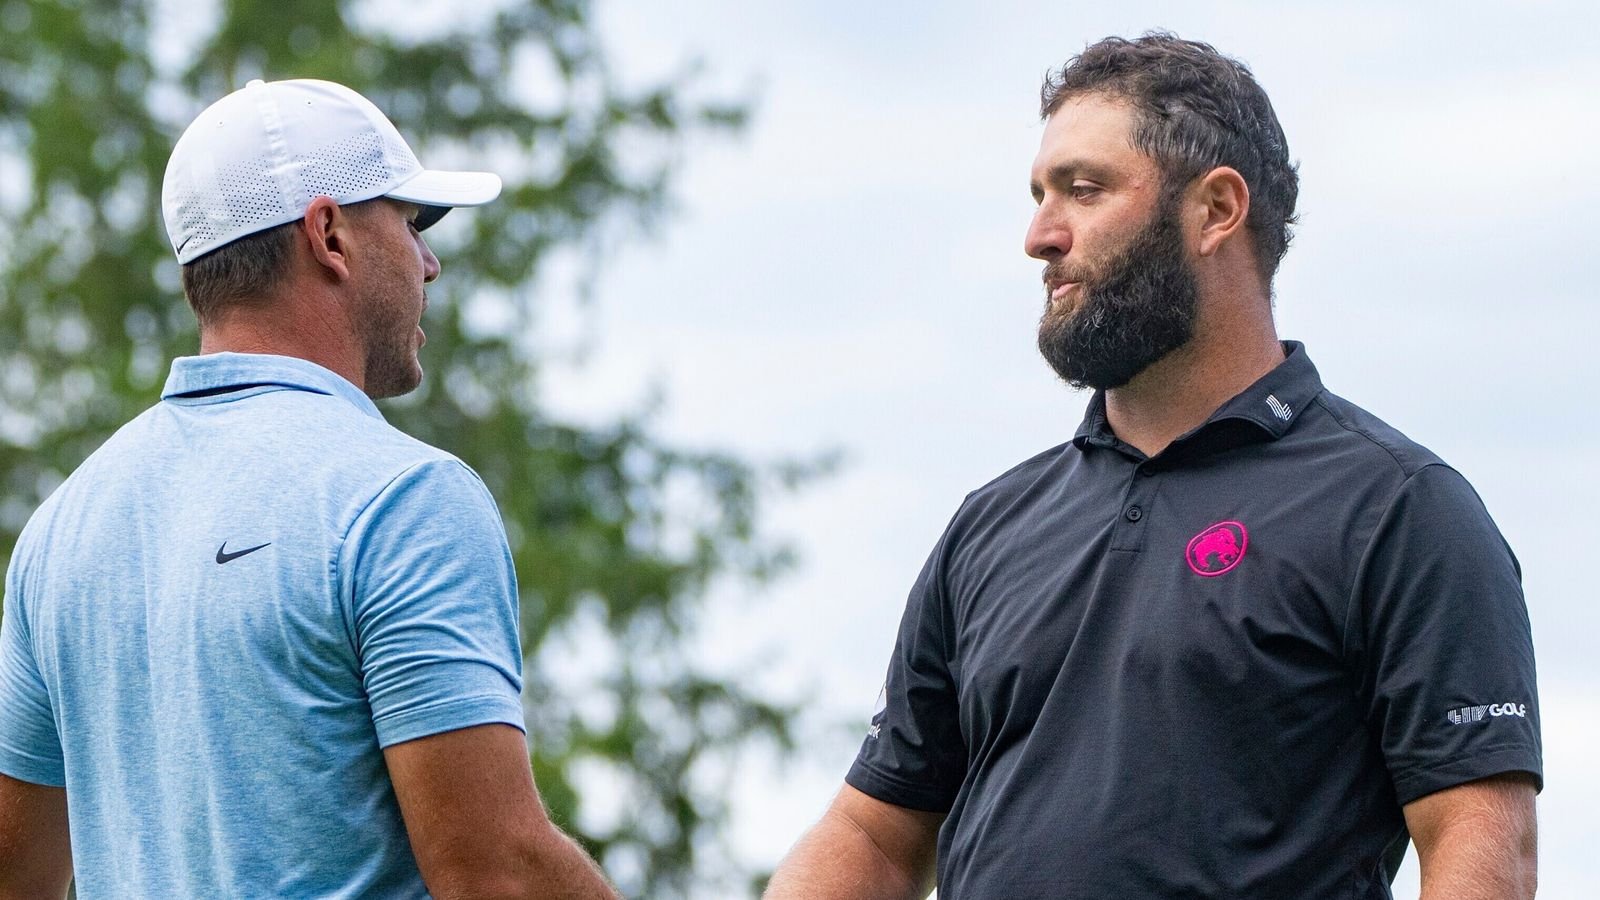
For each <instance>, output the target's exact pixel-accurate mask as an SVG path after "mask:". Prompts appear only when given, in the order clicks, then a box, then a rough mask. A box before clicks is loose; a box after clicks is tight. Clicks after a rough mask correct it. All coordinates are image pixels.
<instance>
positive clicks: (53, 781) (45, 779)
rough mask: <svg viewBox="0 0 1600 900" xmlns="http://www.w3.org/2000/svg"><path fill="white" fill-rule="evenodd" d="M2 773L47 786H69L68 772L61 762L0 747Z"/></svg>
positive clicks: (0, 768)
mask: <svg viewBox="0 0 1600 900" xmlns="http://www.w3.org/2000/svg"><path fill="white" fill-rule="evenodd" d="M0 775H5V776H7V777H10V778H15V779H16V780H18V781H26V782H28V783H29V784H42V785H44V786H45V787H57V788H64V787H66V786H67V776H66V772H65V771H63V769H62V767H61V765H60V764H52V763H50V762H45V761H41V760H39V758H38V757H30V756H25V755H21V754H18V753H16V752H14V751H12V750H10V749H9V748H0Z"/></svg>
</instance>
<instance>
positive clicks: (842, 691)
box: [545, 0, 1600, 898]
mask: <svg viewBox="0 0 1600 900" xmlns="http://www.w3.org/2000/svg"><path fill="white" fill-rule="evenodd" d="M1202 6H1203V7H1204V10H1205V11H1203V12H1202V11H1199V10H1198V9H1197V8H1196V7H1202ZM602 8H603V10H604V14H603V17H602V18H603V22H604V31H605V33H606V34H607V35H608V36H609V41H610V45H611V49H612V50H613V55H614V56H615V57H616V59H617V62H618V65H619V66H620V68H621V74H622V75H623V76H624V77H626V78H629V79H638V80H647V79H650V78H654V77H658V76H661V75H663V74H666V73H669V72H673V71H676V70H678V69H680V68H681V67H682V65H683V64H684V63H685V62H686V61H687V60H689V59H691V58H693V57H696V56H700V57H703V58H704V59H705V61H706V62H707V64H708V67H709V73H708V76H707V81H706V83H707V84H708V85H710V86H714V87H717V88H719V89H725V90H726V91H728V92H731V93H733V94H737V95H749V96H752V97H754V98H755V100H756V104H755V112H756V114H755V118H754V121H753V122H752V124H751V126H750V128H749V129H748V130H747V132H746V133H745V134H744V135H743V136H742V137H740V138H738V139H735V140H716V141H712V140H706V141H696V142H694V143H693V144H692V145H691V146H690V148H689V149H688V156H687V158H688V164H687V169H686V172H685V178H684V180H683V182H682V184H681V190H680V192H679V198H680V208H679V212H678V214H677V215H676V217H675V218H674V219H673V220H671V221H670V222H669V223H667V225H666V227H665V228H664V230H663V232H662V235H661V237H659V238H657V239H653V240H650V241H641V242H638V243H636V244H633V245H630V246H627V247H625V248H623V251H622V252H621V253H620V254H619V255H618V256H617V258H616V259H615V260H614V261H613V262H611V263H609V264H608V271H607V274H606V275H605V277H604V278H603V280H602V281H601V283H600V286H599V296H598V299H597V301H596V306H595V307H594V308H593V309H592V310H591V312H590V313H589V314H588V315H589V316H590V318H588V319H587V327H589V328H592V329H593V332H594V334H595V336H596V338H595V339H596V344H595V351H594V353H593V354H592V355H591V356H590V358H589V359H588V361H587V362H586V363H585V364H584V365H583V366H581V367H574V368H570V369H566V370H563V371H560V372H557V373H555V374H554V375H553V376H552V377H551V378H550V379H549V380H548V381H547V383H546V388H545V389H546V391H547V392H548V399H549V401H550V402H551V403H552V404H553V405H555V406H556V407H557V408H559V409H562V410H565V411H568V412H570V413H572V414H573V415H577V416H593V417H595V418H596V419H604V418H605V417H606V415H607V414H608V413H611V412H615V411H617V410H620V409H633V408H637V407H638V405H639V400H640V398H641V397H643V396H645V395H646V394H648V393H649V392H650V390H651V389H652V387H653V386H658V387H660V388H661V389H662V390H663V392H664V394H665V397H666V405H665V409H664V411H663V413H662V415H661V418H660V426H661V430H662V431H663V432H665V433H666V434H667V435H669V436H671V437H673V438H674V439H677V440H680V441H684V442H688V443H692V444H696V445H708V446H722V447H728V448H733V449H737V450H739V451H741V452H743V453H746V454H750V455H753V456H756V457H759V458H775V457H779V456H782V455H786V454H805V453H808V452H812V451H815V450H819V449H825V448H830V447H837V448H840V449H842V450H843V451H844V453H845V460H846V463H845V465H844V467H843V469H842V470H841V471H840V473H839V474H838V475H836V476H834V477H833V478H831V479H829V480H828V481H826V482H824V483H822V484H820V485H817V486H814V487H811V488H810V489H808V490H806V491H805V492H804V493H802V494H801V495H800V496H798V497H797V498H795V499H793V500H789V501H785V502H783V503H780V504H778V505H777V506H776V507H775V508H774V509H773V511H772V515H771V516H769V522H770V524H771V526H772V528H773V530H774V532H775V533H777V534H779V535H782V536H786V537H788V538H790V539H792V540H793V541H794V542H795V543H796V545H797V546H798V548H799V549H800V551H801V553H802V555H803V564H802V568H801V569H800V571H799V572H798V573H797V574H796V575H795V576H793V577H790V578H789V579H787V580H786V581H784V582H783V583H782V584H780V585H778V586H777V587H775V588H774V589H772V590H770V591H768V592H767V593H766V594H765V595H763V596H762V597H761V598H758V599H756V600H754V601H752V600H751V599H750V598H748V597H746V596H744V595H743V593H742V592H741V591H740V589H738V588H737V587H734V586H730V587H728V588H726V589H724V590H723V591H721V592H720V593H719V595H718V597H717V600H716V603H715V604H714V606H713V612H712V614H711V615H709V616H708V617H707V618H708V621H707V630H706V640H705V645H706V652H707V653H708V654H710V655H711V656H712V657H714V658H716V659H718V660H721V661H724V662H725V663H726V664H727V665H728V666H730V667H733V666H737V665H740V664H748V663H752V662H759V664H760V671H761V672H762V673H763V675H762V678H763V680H764V681H765V683H766V684H767V685H768V687H769V688H770V689H771V690H772V691H774V692H776V693H779V694H781V695H786V696H809V697H813V698H814V699H815V705H814V710H815V718H814V720H813V725H814V726H815V727H814V728H813V730H812V733H813V739H812V740H811V741H809V742H808V743H807V745H806V746H805V747H804V748H803V759H802V761H801V762H798V763H794V764H790V765H788V766H786V767H784V768H782V769H781V770H779V771H774V770H773V769H771V768H770V767H768V766H764V765H762V764H760V761H759V760H757V761H753V762H752V763H751V765H749V766H748V768H747V769H746V770H744V771H743V772H742V774H741V776H740V777H739V778H738V779H737V780H736V785H737V791H738V793H737V797H736V804H737V809H738V811H739V819H738V834H737V837H736V841H737V845H738V847H739V849H740V852H741V853H742V854H743V855H744V856H745V858H746V859H747V860H749V861H750V862H752V863H754V864H762V865H767V864H771V863H772V862H773V861H775V859H776V858H777V857H778V856H779V855H781V854H782V853H783V852H784V850H785V849H786V848H787V847H788V846H789V844H790V843H791V842H792V841H793V840H794V838H795V837H796V836H798V835H799V833H800V832H801V831H802V830H803V829H804V828H806V827H807V826H808V825H809V824H810V823H811V821H813V820H814V819H815V817H816V816H817V815H818V814H819V813H820V812H821V810H822V808H823V806H824V805H825V804H826V802H827V800H828V799H829V796H830V795H831V793H832V791H833V790H834V789H835V788H836V787H837V785H838V784H839V782H840V779H841V778H842V776H843V774H844V771H845V769H846V767H847V766H848V764H849V762H850V760H851V758H852V757H853V755H854V752H855V748H856V745H857V743H858V740H859V733H856V732H849V733H847V732H845V731H843V730H842V729H841V730H833V731H829V730H825V729H823V728H821V727H820V724H819V723H823V722H827V721H837V720H844V719H854V720H857V721H859V722H860V723H861V726H862V727H864V726H865V722H866V719H867V717H868V716H869V715H870V714H871V712H872V708H873V703H874V700H875V698H876V695H877V692H878V688H879V686H880V684H881V682H882V680H883V673H884V669H885V666H886V664H887V661H888V654H889V651H890V649H891V647H892V645H893V641H894V632H895V627H896V623H897V622H898V619H899V616H900V612H901V609H902V606H903V604H904V601H905V596H906V592H907V589H908V588H909V587H910V584H911V581H912V578H913V577H914V576H915V574H916V572H917V570H918V568H919V567H920V565H921V563H922V561H923V558H924V557H925V556H926V554H927V552H928V551H929V549H930V548H931V546H932V544H933V542H934V540H935V539H936V537H937V535H938V534H939V532H940V531H941V530H942V528H943V526H944V524H945V522H946V520H947V519H948V518H949V516H950V515H951V514H952V513H953V512H954V510H955V508H956V506H957V504H958V503H959V502H960V501H961V498H962V497H963V496H964V495H965V494H966V492H967V491H969V490H972V489H973V488H975V487H977V486H979V485H981V484H983V483H984V482H986V481H988V480H989V479H991V478H993V477H994V476H995V475H997V474H999V473H1000V472H1002V471H1004V470H1005V469H1007V468H1009V467H1010V466H1011V465H1013V464H1014V463H1016V462H1018V461H1020V460H1022V459H1025V458H1027V457H1029V456H1031V455H1033V454H1034V453H1036V452H1038V451H1039V450H1041V449H1044V448H1046V447H1049V446H1053V445H1055V444H1058V443H1060V442H1062V441H1064V440H1066V439H1067V438H1069V437H1070V436H1071V434H1072V432H1073V430H1074V429H1075V427H1076V425H1077V423H1078V420H1079V418H1080V416H1081V412H1082V409H1083V405H1084V403H1085V401H1086V399H1087V397H1086V395H1084V394H1079V393H1074V392H1072V391H1070V390H1068V389H1067V388H1065V387H1063V386H1061V385H1060V384H1059V383H1058V382H1056V381H1055V379H1054V377H1053V376H1052V375H1051V373H1050V372H1049V371H1048V369H1047V368H1046V367H1045V365H1044V363H1043V362H1042V361H1041V360H1040V359H1039V358H1038V355H1037V353H1036V351H1035V350H1034V332H1035V326H1036V323H1037V320H1038V314H1039V310H1040V306H1041V302H1042V295H1041V290H1040V286H1039V265H1038V264H1037V263H1036V262H1034V261H1033V260H1030V259H1028V258H1027V257H1026V256H1025V255H1024V254H1023V252H1022V238H1023V231H1024V228H1025V227H1026V225H1027V222H1028V217H1029V215H1030V212H1031V209H1032V202H1031V200H1030V199H1029V196H1028V189H1027V182H1028V166H1029V163H1030V161H1031V159H1032V157H1033V155H1034V152H1035V151H1036V149H1037V147H1038V142H1039V137H1040V134H1041V126H1040V124H1039V123H1038V121H1037V117H1036V105H1037V92H1038V86H1039V82H1040V79H1041V76H1042V75H1043V74H1044V72H1045V70H1046V69H1047V68H1050V67H1054V66H1057V65H1059V64H1060V63H1062V62H1063V61H1065V59H1066V58H1067V57H1068V56H1070V55H1071V54H1073V53H1075V52H1077V51H1078V50H1081V49H1082V48H1083V46H1084V45H1085V44H1086V43H1088V42H1090V41H1093V40H1095V39H1098V38H1100V37H1103V36H1105V35H1107V34H1122V35H1133V34H1137V33H1139V32H1142V31H1144V30H1146V29H1149V28H1153V27H1167V28H1170V29H1173V30H1175V31H1177V32H1178V33H1179V34H1180V35H1181V36H1183V37H1190V38H1196V39H1201V40H1206V41H1209V42H1211V43H1214V44H1215V45H1217V46H1218V47H1219V48H1220V49H1222V50H1223V51H1224V52H1226V53H1229V54H1232V55H1234V56H1237V57H1239V58H1241V59H1243V60H1244V61H1245V62H1247V63H1248V64H1249V65H1250V66H1251V67H1252V68H1253V69H1254V71H1255V73H1256V75H1257V77H1258V78H1259V80H1260V81H1261V83H1262V84H1263V85H1264V86H1265V88H1266V90H1267V92H1268V93H1269V95H1270V96H1271V97H1272V99H1273V102H1274V104H1275V106H1276V108H1277V111H1278V115H1279V118H1280V119H1281V121H1282V122H1283V125H1284V128H1285V130H1286V132H1287V134H1288V137H1289V143H1290V150H1291V154H1292V155H1293V156H1294V157H1295V158H1297V159H1298V160H1299V162H1300V176H1301V194H1300V214H1301V225H1300V227H1299V229H1298V231H1297V236H1296V238H1295V242H1294V246H1293V247H1292V248H1291V249H1290V251H1289V255H1288V257H1287V258H1286V260H1285V261H1284V264H1283V268H1282V271H1281V272H1280V274H1279V277H1278V279H1277V293H1278V302H1277V315H1278V323H1279V330H1280V333H1281V334H1282V335H1283V336H1284V337H1286V338H1292V339H1296V340H1301V341H1304V342H1305V343H1306V346H1307V349H1308V351H1309V353H1310V354H1311V356H1312V358H1313V359H1314V360H1315V361H1316V363H1317V365H1318V367H1319V368H1320V370H1321V372H1322V375H1323V379H1324V381H1325V383H1326V384H1327V385H1328V387H1329V388H1330V389H1331V390H1333V391H1334V392H1336V393H1339V394H1341V395H1342V396H1345V397H1347V398H1349V399H1351V400H1353V401H1355V402H1356V403H1358V404H1361V405H1363V406H1365V407H1366V408H1368V409H1370V410H1371V411H1373V412H1374V413H1376V414H1378V415H1379V416H1381V417H1383V418H1385V419H1386V420H1387V421H1389V422H1390V423H1391V424H1392V425H1394V426H1396V427H1398V428H1400V429H1401V430H1402V431H1404V432H1406V433H1407V434H1409V435H1410V436H1411V437H1412V438H1414V439H1416V440H1418V441H1420V442H1422V443H1424V444H1426V445H1428V446H1429V447H1431V448H1432V449H1433V450H1435V451H1436V452H1438V453H1439V454H1440V455H1441V456H1443V457H1444V458H1445V460H1446V461H1448V462H1450V463H1451V464H1453V465H1454V466H1455V467H1457V468H1458V469H1460V470H1461V471H1462V472H1463V473H1465V474H1466V476H1467V477H1468V478H1469V479H1470V480H1471V481H1472V482H1473V483H1474V485H1475V486H1476V487H1477V489H1478V491H1479V493H1480V494H1481V495H1482V496H1483V498H1484V501H1485V502H1486V504H1487V505H1488V507H1489V510H1490V512H1491V513H1492V514H1493V515H1494V517H1495V519H1496V520H1497V522H1498V523H1499V525H1500V527H1501V530H1502V531H1503V532H1504V533H1505V535H1506V537H1507V539H1508V540H1509V541H1510V543H1511V545H1512V547H1513V548H1514V549H1515V551H1516V553H1517V555H1518V557H1519V558H1520V560H1521V562H1522V565H1523V570H1524V575H1525V587H1526V590H1527V595H1528V605H1529V610H1530V613H1531V616H1532V620H1533V627H1534V637H1535V642H1536V649H1537V653H1538V656H1539V667H1540V668H1539V674H1540V686H1541V697H1542V707H1543V724H1544V738H1545V762H1546V777H1547V790H1546V792H1545V794H1544V796H1543V797H1542V798H1541V800H1540V817H1541V826H1542V828H1541V831H1542V833H1541V856H1542V866H1541V868H1542V871H1541V879H1540V881H1541V887H1542V888H1543V890H1542V891H1541V895H1542V896H1546V897H1552V898H1564V897H1579V896H1587V895H1589V894H1588V892H1589V891H1592V889H1593V884H1592V878H1591V876H1590V874H1589V862H1590V859H1589V858H1590V857H1591V856H1592V855H1593V852H1594V849H1595V847H1596V846H1597V843H1600V828H1597V827H1596V825H1595V824H1594V821H1595V820H1594V814H1593V811H1594V810H1595V809H1597V808H1600V767H1597V766H1596V765H1595V763H1594V761H1593V760H1594V758H1595V750H1594V748H1595V747H1596V746H1597V745H1600V740H1597V739H1600V666H1597V664H1596V662H1595V660H1596V659H1597V658H1600V653H1597V649H1596V642H1597V640H1600V605H1597V604H1596V603H1595V602H1594V601H1595V592H1594V589H1593V587H1592V584H1593V578H1592V575H1591V574H1590V573H1591V570H1592V568H1593V566H1594V565H1595V560H1596V557H1597V555H1600V527H1597V525H1596V518H1597V516H1596V512H1595V510H1596V509H1597V508H1600V477H1597V475H1596V468H1597V460H1600V425H1597V424H1596V416H1595V401H1594V389H1595V385H1596V380H1597V379H1596V376H1597V375H1600V366H1597V364H1596V363H1595V360H1594V356H1593V355H1592V353H1591V351H1590V349H1589V345H1590V344H1591V343H1592V342H1593V341H1594V339H1595V334H1596V332H1597V331H1600V327H1597V326H1600V303H1597V298H1596V296H1595V290H1594V284H1595V282H1596V276H1597V275H1600V271H1597V269H1600V263H1597V259H1600V254H1597V252H1596V251H1597V243H1600V242H1597V239H1596V238H1595V236H1594V225H1593V221H1594V219H1595V215H1594V210H1595V209H1596V208H1597V204H1600V179H1597V176H1596V174H1595V173H1596V168H1597V167H1596V164H1597V163H1600V154H1597V152H1596V147H1597V145H1600V124H1597V116H1596V113H1597V112H1600V106H1597V102H1600V101H1597V98H1600V22H1597V19H1596V13H1595V11H1594V9H1595V7H1594V5H1593V4H1592V3H1580V2H1572V3H1540V2H1525V3H1502V4H1485V3H1470V2H1468V3H1463V2H1455V3H1449V4H1443V3H1415V4H1404V5H1402V4H1388V3H1371V4H1356V3H1338V4H1333V3H1296V4H1285V3H1207V4H1157V3H1131V2H1119V3H1114V4H1113V3H1103V4H1080V3H1061V2H1056V3H1048V4H1046V3H1021V2H1011V3H1004V2H989V3H982V4H978V3H930V2H917V3H909V2H878V3H863V2H848V3H846V2H807V3H748V2H732V0H729V2H699V0H685V2H680V3H671V4H654V3H650V4H645V3H622V2H613V3H609V4H603V7H602ZM564 315H565V318H564ZM564 321H565V322H568V323H569V325H570V323H576V322H580V321H584V320H583V319H581V317H576V316H572V315H570V314H564V313H563V312H562V311H561V310H560V309H559V308H553V309H552V310H551V312H550V313H549V314H548V317H547V322H548V324H549V325H550V327H552V328H555V329H557V330H559V329H560V328H561V327H563V322H564ZM571 327H574V328H576V327H577V326H576V325H571ZM1330 537H1332V536H1330ZM1414 885H1415V874H1414V871H1412V872H1408V873H1407V874H1405V875H1403V876H1402V881H1401V887H1400V888H1399V889H1398V890H1397V894H1398V895H1400V896H1404V895H1405V894H1406V893H1407V892H1408V891H1409V892H1410V893H1411V894H1412V896H1414V895H1415V888H1414Z"/></svg>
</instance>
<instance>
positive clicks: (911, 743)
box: [845, 531, 967, 812]
mask: <svg viewBox="0 0 1600 900" xmlns="http://www.w3.org/2000/svg"><path fill="white" fill-rule="evenodd" d="M949 540H950V533H949V531H946V532H945V535H944V537H943V538H941V539H940V541H939V544H938V545H937V546H936V547H934V550H933V554H932V555H931V556H929V557H928V561H927V563H925V564H924V565H923V567H922V573H921V574H920V575H918V576H917V582H916V585H915V586H914V587H913V588H912V590H911V597H910V599H909V600H908V601H907V602H906V611H905V615H904V616H903V617H902V618H901V620H900V634H899V637H898V638H897V639H896V640H895V646H894V655H893V657H891V658H890V660H889V674H888V678H887V680H886V681H885V683H884V689H883V690H884V694H883V698H882V702H881V704H880V706H881V708H880V709H879V710H878V712H877V713H876V714H875V715H874V716H873V717H872V725H871V727H870V728H869V729H868V730H867V737H866V740H864V741H863V742H862V744H861V752H860V753H859V754H857V756H856V761H855V764H854V765H853V766H851V767H850V772H849V774H847V775H846V776H845V782H846V783H847V784H849V785H850V786H851V787H854V788H855V789H857V790H859V791H861V792H862V793H864V794H868V795H870V796H872V797H876V798H877V799H879V800H882V801H884V802H886V803H893V804H895V805H896V806H904V807H909V808H911V809H919V810H925V811H928V812H946V811H948V810H949V809H950V806H951V804H952V803H954V802H955V796H956V791H957V790H959V789H960V787H961V782H962V779H963V778H965V776H966V770H967V750H966V743H965V741H964V740H963V739H962V736H961V723H960V717H959V714H958V713H959V707H958V698H957V691H956V681H955V677H954V676H953V674H952V671H951V660H952V659H953V658H954V650H955V647H954V642H953V641H952V640H951V639H950V635H951V624H950V614H949V608H948V606H947V605H946V602H945V592H944V558H945V550H946V544H947V542H948V541H949Z"/></svg>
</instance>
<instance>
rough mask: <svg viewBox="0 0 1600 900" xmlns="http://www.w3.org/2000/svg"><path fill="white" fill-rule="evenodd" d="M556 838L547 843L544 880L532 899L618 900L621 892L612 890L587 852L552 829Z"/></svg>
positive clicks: (544, 857)
mask: <svg viewBox="0 0 1600 900" xmlns="http://www.w3.org/2000/svg"><path fill="white" fill-rule="evenodd" d="M551 831H552V832H553V837H552V838H551V839H550V840H549V841H548V842H547V844H546V846H545V848H544V853H543V854H542V857H543V858H542V859H541V860H540V862H541V865H540V870H541V873H542V875H543V877H542V878H540V879H538V881H537V882H536V885H535V887H536V888H537V890H535V891H534V892H533V894H532V896H536V897H551V898H560V900H569V898H570V900H602V898H604V900H617V898H618V897H619V896H620V895H619V894H618V893H617V889H616V888H614V887H612V886H611V882H609V881H607V880H606V876H605V874H604V873H603V872H601V870H600V866H599V865H598V864H597V863H595V861H594V860H593V859H592V858H591V857H590V856H589V854H588V853H586V852H584V850H583V848H582V847H580V846H578V843H577V842H576V841H574V840H573V839H572V838H570V837H567V836H566V835H565V834H562V833H561V832H560V831H556V830H555V829H554V828H552V829H551Z"/></svg>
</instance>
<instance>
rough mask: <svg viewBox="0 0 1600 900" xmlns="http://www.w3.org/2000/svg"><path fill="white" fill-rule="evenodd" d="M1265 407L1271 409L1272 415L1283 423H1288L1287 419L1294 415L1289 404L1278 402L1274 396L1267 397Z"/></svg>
mask: <svg viewBox="0 0 1600 900" xmlns="http://www.w3.org/2000/svg"><path fill="white" fill-rule="evenodd" d="M1267 405H1268V406H1270V407H1272V414H1273V415H1275V416H1277V417H1278V418H1280V419H1282V420H1284V421H1285V422H1287V421H1289V417H1290V416H1292V415H1294V410H1292V409H1290V408H1289V404H1287V403H1285V402H1283V401H1282V400H1279V399H1278V398H1277V396H1276V395H1274V394H1268V395H1267Z"/></svg>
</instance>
